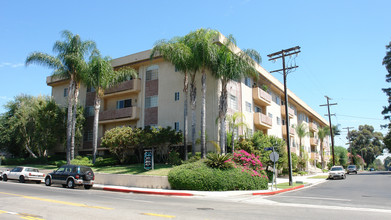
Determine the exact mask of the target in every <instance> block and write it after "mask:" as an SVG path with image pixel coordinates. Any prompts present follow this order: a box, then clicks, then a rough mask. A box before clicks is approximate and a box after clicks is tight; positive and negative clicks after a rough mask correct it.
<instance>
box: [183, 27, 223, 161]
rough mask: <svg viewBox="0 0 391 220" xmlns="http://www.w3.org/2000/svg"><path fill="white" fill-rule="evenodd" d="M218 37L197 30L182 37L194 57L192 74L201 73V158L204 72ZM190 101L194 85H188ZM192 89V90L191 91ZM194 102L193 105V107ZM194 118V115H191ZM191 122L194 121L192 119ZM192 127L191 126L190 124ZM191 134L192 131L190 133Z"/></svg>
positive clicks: (204, 106) (211, 33) (204, 148)
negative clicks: (189, 87)
mask: <svg viewBox="0 0 391 220" xmlns="http://www.w3.org/2000/svg"><path fill="white" fill-rule="evenodd" d="M218 36H219V33H218V32H217V31H215V30H211V29H203V28H201V29H198V30H196V31H192V32H190V33H189V34H187V35H186V36H185V37H184V43H185V44H186V45H188V46H189V47H190V49H191V51H192V53H193V55H194V57H193V63H192V67H193V70H194V72H198V71H201V74H202V76H201V157H202V158H205V156H206V145H205V144H206V139H205V131H206V127H205V123H206V115H205V113H206V70H207V69H210V68H211V66H212V64H213V63H214V60H215V59H216V49H217V45H216V44H215V43H214V40H215V39H216V38H217V37H218ZM192 81H193V79H192ZM190 86H191V92H190V97H191V99H192V98H194V97H195V84H192V83H190ZM193 88H194V90H193ZM191 102H192V110H193V106H194V107H195V100H194V99H193V100H191ZM193 102H194V105H193ZM193 116H194V115H193ZM193 120H195V119H194V118H193ZM192 126H193V124H192ZM192 133H193V131H192Z"/></svg>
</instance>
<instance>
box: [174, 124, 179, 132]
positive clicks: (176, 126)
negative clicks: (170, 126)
mask: <svg viewBox="0 0 391 220" xmlns="http://www.w3.org/2000/svg"><path fill="white" fill-rule="evenodd" d="M174 129H175V131H177V132H178V131H179V122H175V123H174Z"/></svg>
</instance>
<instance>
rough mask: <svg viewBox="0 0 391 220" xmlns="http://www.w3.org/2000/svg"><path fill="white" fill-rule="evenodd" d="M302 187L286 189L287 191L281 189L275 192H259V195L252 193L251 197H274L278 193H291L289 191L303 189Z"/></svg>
mask: <svg viewBox="0 0 391 220" xmlns="http://www.w3.org/2000/svg"><path fill="white" fill-rule="evenodd" d="M303 187H304V185H300V186H295V187H292V188H288V189H281V190H277V191H272V192H261V193H253V196H257V195H264V196H268V195H270V196H271V195H276V194H278V193H283V192H287V191H291V190H295V189H300V188H303Z"/></svg>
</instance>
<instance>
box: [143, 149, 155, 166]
mask: <svg viewBox="0 0 391 220" xmlns="http://www.w3.org/2000/svg"><path fill="white" fill-rule="evenodd" d="M144 169H146V170H151V169H152V170H153V150H144Z"/></svg>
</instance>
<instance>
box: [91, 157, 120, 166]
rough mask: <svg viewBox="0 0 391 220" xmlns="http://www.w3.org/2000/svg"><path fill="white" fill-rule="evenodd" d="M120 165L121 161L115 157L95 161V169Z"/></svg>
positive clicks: (100, 158)
mask: <svg viewBox="0 0 391 220" xmlns="http://www.w3.org/2000/svg"><path fill="white" fill-rule="evenodd" d="M118 164H119V161H118V160H117V159H116V158H114V157H107V158H103V157H98V158H96V160H95V164H94V167H103V166H114V165H118Z"/></svg>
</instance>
